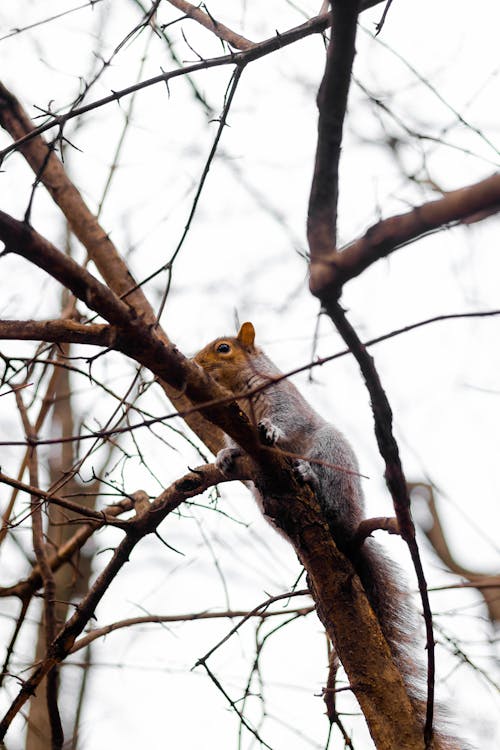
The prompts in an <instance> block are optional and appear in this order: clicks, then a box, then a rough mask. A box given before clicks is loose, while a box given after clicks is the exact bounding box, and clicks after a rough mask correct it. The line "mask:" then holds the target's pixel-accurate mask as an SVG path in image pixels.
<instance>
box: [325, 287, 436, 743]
mask: <svg viewBox="0 0 500 750" xmlns="http://www.w3.org/2000/svg"><path fill="white" fill-rule="evenodd" d="M324 304H325V308H326V311H327V312H328V315H329V316H330V317H331V319H332V321H333V322H334V324H335V326H336V327H337V330H338V332H339V333H340V335H341V336H342V338H343V339H344V341H345V343H346V344H347V346H348V347H349V349H350V351H351V352H352V354H353V355H354V357H355V358H356V361H357V363H358V365H359V368H360V370H361V372H362V374H363V378H364V380H365V383H366V387H367V389H368V392H369V394H370V400H371V407H372V411H373V417H374V423H375V435H376V438H377V443H378V447H379V451H380V455H381V456H382V458H383V459H384V462H385V480H386V483H387V487H388V489H389V492H390V493H391V497H392V501H393V503H394V509H395V511H396V516H397V521H398V528H399V533H400V534H401V536H402V538H403V539H404V541H405V542H406V544H407V545H408V549H409V551H410V555H411V559H412V562H413V565H414V568H415V572H416V574H417V580H418V588H419V592H420V598H421V600H422V607H423V612H424V619H425V628H426V637H427V715H426V721H425V728H424V738H425V743H426V747H431V742H432V735H433V727H432V724H433V716H434V676H435V660H434V634H433V629H432V611H431V608H430V604H429V596H428V593H427V583H426V580H425V575H424V570H423V567H422V561H421V559H420V552H419V549H418V545H417V540H416V536H415V526H414V524H413V519H412V516H411V510H410V495H409V491H408V485H407V483H406V479H405V476H404V472H403V467H402V464H401V459H400V456H399V448H398V444H397V442H396V439H395V438H394V435H393V431H392V410H391V406H390V404H389V401H388V399H387V396H386V394H385V391H384V389H383V387H382V383H381V382H380V378H379V376H378V373H377V370H376V368H375V363H374V361H373V359H372V357H371V356H370V355H369V354H368V352H367V350H366V348H365V347H364V346H363V344H362V343H361V341H360V340H359V338H358V335H357V334H356V332H355V330H354V329H353V328H352V326H351V324H350V323H349V321H348V320H347V318H346V316H345V312H344V310H343V309H342V308H341V306H340V305H339V304H338V302H337V303H335V304H329V302H328V300H325V301H324Z"/></svg>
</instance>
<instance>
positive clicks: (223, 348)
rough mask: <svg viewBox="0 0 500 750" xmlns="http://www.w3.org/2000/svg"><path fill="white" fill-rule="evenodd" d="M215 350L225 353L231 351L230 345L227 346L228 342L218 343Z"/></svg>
mask: <svg viewBox="0 0 500 750" xmlns="http://www.w3.org/2000/svg"><path fill="white" fill-rule="evenodd" d="M217 351H218V352H220V353H221V354H227V353H228V352H230V351H231V347H230V346H229V344H219V346H218V347H217Z"/></svg>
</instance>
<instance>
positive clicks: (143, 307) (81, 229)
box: [0, 83, 222, 453]
mask: <svg viewBox="0 0 500 750" xmlns="http://www.w3.org/2000/svg"><path fill="white" fill-rule="evenodd" d="M0 125H1V126H2V127H3V128H4V129H5V130H6V131H7V132H8V133H9V134H10V136H11V137H12V138H13V139H14V141H16V140H19V139H21V140H22V141H23V143H24V145H22V146H21V147H20V151H21V153H22V154H23V156H24V157H25V159H26V161H27V162H28V164H29V165H30V167H31V168H32V170H33V172H34V173H35V174H36V175H37V179H38V180H39V181H40V182H41V183H42V184H43V185H44V186H45V188H46V189H47V190H48V192H49V194H50V195H51V197H52V198H53V200H54V202H55V203H56V204H57V205H58V206H59V208H60V209H61V211H62V212H63V214H64V216H65V217H66V220H67V222H68V224H69V226H70V228H71V230H72V231H73V232H74V234H75V236H76V237H77V238H78V239H79V240H80V242H81V243H82V245H83V246H84V247H85V249H86V250H87V252H88V255H89V258H90V259H91V260H92V261H93V262H94V263H95V265H96V267H97V268H98V270H99V273H100V274H101V275H102V277H103V278H104V280H105V282H106V284H107V285H108V286H109V287H110V289H112V290H113V291H114V292H115V294H116V295H117V296H119V297H123V296H124V295H126V301H127V305H128V306H130V307H132V308H133V309H134V310H135V312H136V314H137V316H138V317H140V318H141V319H142V320H143V321H144V322H146V323H149V324H150V325H156V323H157V319H156V314H155V312H154V310H153V308H152V307H151V305H150V304H149V302H148V300H147V298H146V296H145V294H144V292H143V290H142V289H141V287H138V286H137V284H136V281H135V279H134V278H133V276H132V274H131V273H130V271H129V269H128V267H127V264H126V263H125V261H124V260H123V258H122V257H121V255H120V253H119V252H118V250H117V248H116V247H115V245H114V244H113V242H112V241H111V239H110V237H109V236H108V234H107V233H106V232H105V230H104V229H103V228H102V227H101V225H100V224H99V222H98V220H97V218H96V217H95V216H94V214H93V213H92V212H91V211H90V209H89V207H88V206H87V204H86V203H85V201H84V200H83V198H82V196H81V195H80V193H79V191H78V190H77V188H76V187H75V185H74V184H73V183H72V182H71V180H70V179H69V177H68V175H67V174H66V171H65V169H64V165H63V164H62V162H61V160H60V159H59V158H58V157H57V156H56V154H55V152H54V149H53V148H52V147H49V146H48V144H47V143H46V142H45V141H44V140H43V138H42V137H41V136H40V135H33V134H34V133H35V132H36V130H37V129H36V128H35V126H34V124H33V122H32V121H31V120H30V118H29V117H28V115H27V113H26V112H25V110H24V109H23V107H22V106H21V104H20V103H19V101H18V100H17V99H16V97H15V96H14V95H13V94H12V93H11V92H10V91H9V90H8V89H7V88H6V87H5V86H3V85H2V84H1V83H0ZM27 136H28V137H27ZM157 334H158V336H159V337H160V338H161V339H162V340H163V341H165V343H166V344H169V343H170V342H169V340H168V337H167V336H166V334H165V332H164V331H163V330H162V329H161V328H160V327H158V326H157ZM160 384H161V386H162V388H163V390H164V391H165V393H166V395H167V396H168V398H169V399H170V400H171V401H174V402H175V404H176V406H177V407H178V408H179V409H184V410H186V411H187V410H188V409H189V407H190V406H191V402H190V401H189V400H188V399H187V398H186V396H185V395H184V394H183V393H182V392H178V391H176V390H175V389H174V388H172V387H170V386H169V385H168V384H167V383H165V382H164V381H161V380H160ZM186 421H187V423H188V425H189V426H190V427H191V429H192V430H193V431H194V432H195V433H196V434H197V435H198V436H199V437H200V438H201V439H202V440H203V442H204V443H205V444H206V445H207V446H208V447H209V449H210V450H212V451H213V452H214V453H216V452H217V450H218V449H219V448H220V447H221V445H222V435H221V433H220V432H219V431H218V430H217V428H216V427H214V426H213V425H208V424H207V422H206V421H205V419H204V418H203V417H202V416H201V414H199V413H197V412H196V411H192V412H190V413H189V414H188V416H187V417H186Z"/></svg>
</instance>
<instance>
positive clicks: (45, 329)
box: [0, 319, 116, 347]
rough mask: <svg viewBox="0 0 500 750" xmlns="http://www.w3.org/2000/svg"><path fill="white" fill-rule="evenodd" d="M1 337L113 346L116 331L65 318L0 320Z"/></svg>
mask: <svg viewBox="0 0 500 750" xmlns="http://www.w3.org/2000/svg"><path fill="white" fill-rule="evenodd" d="M0 339H8V340H17V341H51V342H55V343H67V344H94V345H95V346H104V347H112V346H113V344H114V341H115V339H116V331H115V330H114V329H113V328H112V327H111V326H108V325H99V324H91V323H89V324H87V325H83V324H82V323H76V322H75V321H74V320H64V319H60V320H0Z"/></svg>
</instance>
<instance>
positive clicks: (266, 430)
mask: <svg viewBox="0 0 500 750" xmlns="http://www.w3.org/2000/svg"><path fill="white" fill-rule="evenodd" d="M257 430H258V432H259V438H260V442H261V443H263V444H264V445H276V443H277V442H278V440H281V439H282V438H284V437H285V433H284V432H283V430H282V429H281V428H280V427H278V426H277V425H275V424H273V422H271V420H270V419H268V418H267V417H264V419H261V420H260V422H259V424H258V425H257Z"/></svg>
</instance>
